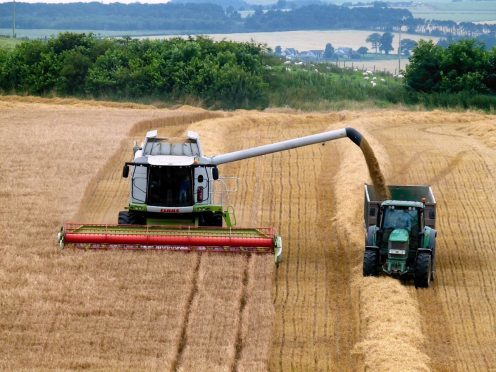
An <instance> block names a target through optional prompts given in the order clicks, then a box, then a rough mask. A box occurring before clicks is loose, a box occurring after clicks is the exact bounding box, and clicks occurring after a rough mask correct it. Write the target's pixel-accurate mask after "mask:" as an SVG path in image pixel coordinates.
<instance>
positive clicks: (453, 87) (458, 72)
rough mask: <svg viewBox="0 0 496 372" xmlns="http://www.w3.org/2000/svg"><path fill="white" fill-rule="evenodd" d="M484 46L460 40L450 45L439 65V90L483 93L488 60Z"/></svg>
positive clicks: (470, 40)
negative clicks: (441, 74) (440, 80)
mask: <svg viewBox="0 0 496 372" xmlns="http://www.w3.org/2000/svg"><path fill="white" fill-rule="evenodd" d="M488 57H489V56H488V54H487V53H486V52H485V50H484V45H483V44H482V43H479V42H477V41H475V39H465V40H460V41H458V42H456V43H453V44H450V45H449V46H448V47H447V48H446V49H444V53H443V54H442V59H441V63H440V69H441V71H442V73H443V76H442V83H441V89H442V90H444V91H448V92H460V91H463V90H468V91H473V92H484V91H485V90H486V86H485V84H484V75H485V74H486V73H487V71H488V66H489V58H488Z"/></svg>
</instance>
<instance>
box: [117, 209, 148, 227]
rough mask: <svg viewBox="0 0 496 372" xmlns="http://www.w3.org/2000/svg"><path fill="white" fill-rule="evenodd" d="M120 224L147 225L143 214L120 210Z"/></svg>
mask: <svg viewBox="0 0 496 372" xmlns="http://www.w3.org/2000/svg"><path fill="white" fill-rule="evenodd" d="M118 223H119V225H145V224H146V222H145V219H144V217H143V215H141V214H139V213H136V212H133V211H131V212H129V211H120V212H119V219H118Z"/></svg>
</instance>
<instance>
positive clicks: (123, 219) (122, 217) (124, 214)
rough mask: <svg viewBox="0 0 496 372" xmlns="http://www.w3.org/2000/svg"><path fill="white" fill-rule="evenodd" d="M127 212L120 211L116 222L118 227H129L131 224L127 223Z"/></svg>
mask: <svg viewBox="0 0 496 372" xmlns="http://www.w3.org/2000/svg"><path fill="white" fill-rule="evenodd" d="M129 220H130V218H129V212H127V211H120V212H119V219H118V220H117V221H118V223H119V225H130V224H131V222H130V221H129Z"/></svg>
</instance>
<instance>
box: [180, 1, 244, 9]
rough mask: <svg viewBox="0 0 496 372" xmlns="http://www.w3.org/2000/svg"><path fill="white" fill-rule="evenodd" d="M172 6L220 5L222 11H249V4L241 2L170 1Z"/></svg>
mask: <svg viewBox="0 0 496 372" xmlns="http://www.w3.org/2000/svg"><path fill="white" fill-rule="evenodd" d="M171 3H173V4H188V3H197V4H205V3H210V4H215V5H220V6H221V7H223V8H224V9H227V8H229V7H232V8H234V9H250V8H251V6H252V5H251V4H249V3H247V2H245V1H243V0H171Z"/></svg>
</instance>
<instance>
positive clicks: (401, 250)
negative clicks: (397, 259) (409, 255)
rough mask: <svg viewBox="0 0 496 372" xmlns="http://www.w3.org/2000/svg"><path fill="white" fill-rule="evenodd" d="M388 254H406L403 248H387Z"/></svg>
mask: <svg viewBox="0 0 496 372" xmlns="http://www.w3.org/2000/svg"><path fill="white" fill-rule="evenodd" d="M389 253H390V254H406V250H405V249H390V250H389Z"/></svg>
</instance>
